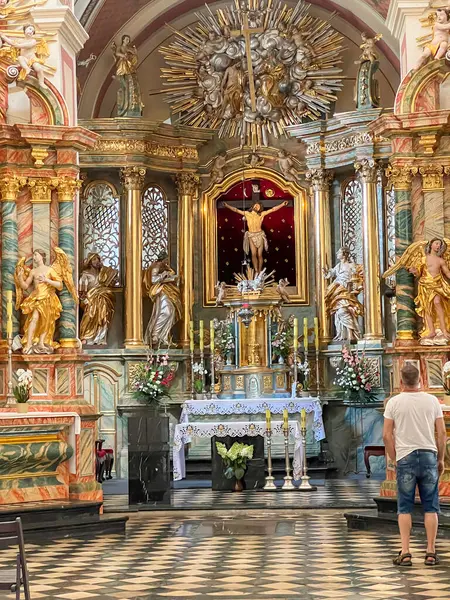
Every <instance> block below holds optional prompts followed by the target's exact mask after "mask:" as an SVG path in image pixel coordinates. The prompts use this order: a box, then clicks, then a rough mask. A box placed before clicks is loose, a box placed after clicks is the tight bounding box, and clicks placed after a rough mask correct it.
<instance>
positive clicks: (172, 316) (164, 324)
mask: <svg viewBox="0 0 450 600" xmlns="http://www.w3.org/2000/svg"><path fill="white" fill-rule="evenodd" d="M167 259H168V255H167V253H166V252H163V253H162V254H160V256H158V259H157V260H156V261H155V262H154V263H153V264H151V265H150V266H149V267H148V269H146V270H145V271H144V276H143V277H144V279H143V282H144V291H145V293H146V294H147V296H148V297H149V298H150V300H152V302H153V311H152V316H151V317H150V321H149V323H148V325H147V331H146V332H145V341H146V343H147V344H148V345H149V346H154V345H156V346H160V345H161V344H164V345H167V346H168V345H169V344H170V338H171V336H170V334H171V331H172V328H173V326H174V325H175V323H176V322H177V321H179V320H180V318H181V295H180V290H179V288H178V285H177V283H178V275H177V274H176V273H175V271H174V270H173V269H172V268H171V267H170V265H169V263H168V261H167Z"/></svg>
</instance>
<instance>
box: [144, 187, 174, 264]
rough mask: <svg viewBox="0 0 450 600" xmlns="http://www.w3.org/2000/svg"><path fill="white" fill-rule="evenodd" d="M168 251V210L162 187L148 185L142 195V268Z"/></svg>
mask: <svg viewBox="0 0 450 600" xmlns="http://www.w3.org/2000/svg"><path fill="white" fill-rule="evenodd" d="M168 251H169V211H168V203H167V200H166V197H165V194H164V192H163V191H162V189H161V188H160V187H159V186H157V185H149V186H148V188H147V189H146V190H145V191H144V193H143V195H142V268H143V269H147V268H148V267H149V266H150V265H151V264H152V263H153V262H155V260H157V258H158V256H159V255H160V254H162V253H164V252H167V253H168Z"/></svg>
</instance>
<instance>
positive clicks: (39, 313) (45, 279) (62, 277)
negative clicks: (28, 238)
mask: <svg viewBox="0 0 450 600" xmlns="http://www.w3.org/2000/svg"><path fill="white" fill-rule="evenodd" d="M55 255H56V256H55V261H54V263H53V264H52V265H51V266H50V267H49V266H47V265H46V264H45V261H46V253H45V252H44V251H43V250H35V251H34V252H33V268H32V269H30V268H29V267H27V266H26V265H25V262H26V259H25V257H23V258H21V259H20V260H19V262H18V263H17V266H16V270H15V273H14V281H15V284H16V310H20V311H21V312H22V314H23V315H24V316H25V325H24V330H23V338H22V339H21V340H19V341H20V343H17V344H16V345H15V349H18V348H23V353H24V354H51V353H52V352H53V351H54V349H55V348H56V347H57V346H58V344H57V343H56V342H55V341H54V339H53V337H54V334H55V324H56V321H57V320H58V319H59V316H60V314H61V311H62V306H61V302H60V300H59V298H58V294H57V293H56V292H57V291H58V292H60V291H61V290H62V289H63V283H65V284H66V287H67V289H68V290H69V292H70V293H71V295H72V298H73V299H74V300H75V302H78V296H77V292H76V289H75V285H74V283H73V277H72V267H71V266H70V263H69V259H68V258H67V255H66V253H65V252H64V251H63V250H61V248H57V247H55ZM31 285H33V286H34V289H33V291H32V292H31V294H30V295H29V296H27V297H26V298H24V293H23V292H24V291H26V290H28V288H29V287H30V286H31Z"/></svg>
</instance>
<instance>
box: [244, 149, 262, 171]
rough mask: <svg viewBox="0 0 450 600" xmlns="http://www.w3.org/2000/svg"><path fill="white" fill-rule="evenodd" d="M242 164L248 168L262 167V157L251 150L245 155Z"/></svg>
mask: <svg viewBox="0 0 450 600" xmlns="http://www.w3.org/2000/svg"><path fill="white" fill-rule="evenodd" d="M244 164H245V166H246V167H249V168H250V169H256V168H257V167H262V166H263V165H264V158H263V157H262V156H260V155H259V154H258V153H257V152H252V153H251V154H249V155H248V156H247V158H246V160H245V162H244Z"/></svg>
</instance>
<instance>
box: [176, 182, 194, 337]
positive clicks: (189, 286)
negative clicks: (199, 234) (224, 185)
mask: <svg viewBox="0 0 450 600" xmlns="http://www.w3.org/2000/svg"><path fill="white" fill-rule="evenodd" d="M176 184H177V188H178V202H179V204H178V206H179V213H178V273H179V276H180V285H181V303H182V306H183V314H182V322H181V332H180V342H181V344H182V345H183V346H187V345H188V344H189V323H190V321H191V320H192V308H193V306H194V216H193V202H194V198H196V197H197V194H198V186H199V184H200V177H199V176H198V175H196V174H195V173H179V174H178V175H177V176H176Z"/></svg>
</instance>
